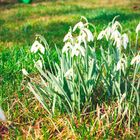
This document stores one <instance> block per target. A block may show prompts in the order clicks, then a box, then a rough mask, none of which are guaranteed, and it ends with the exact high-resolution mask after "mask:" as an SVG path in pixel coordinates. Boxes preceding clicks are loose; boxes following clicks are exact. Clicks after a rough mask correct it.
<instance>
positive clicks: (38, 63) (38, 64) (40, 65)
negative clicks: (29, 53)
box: [35, 60, 43, 69]
mask: <svg viewBox="0 0 140 140" xmlns="http://www.w3.org/2000/svg"><path fill="white" fill-rule="evenodd" d="M35 66H37V67H40V68H41V69H42V67H43V64H42V61H41V60H38V61H37V62H35Z"/></svg>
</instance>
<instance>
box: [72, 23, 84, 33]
mask: <svg viewBox="0 0 140 140" xmlns="http://www.w3.org/2000/svg"><path fill="white" fill-rule="evenodd" d="M77 28H79V29H83V28H84V24H83V22H81V21H80V22H78V23H77V24H76V25H75V26H74V27H73V32H74V31H76V29H77Z"/></svg>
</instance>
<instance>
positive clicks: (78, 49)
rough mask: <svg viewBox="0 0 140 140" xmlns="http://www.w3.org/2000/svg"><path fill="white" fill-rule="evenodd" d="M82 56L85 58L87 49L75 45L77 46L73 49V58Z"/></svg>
mask: <svg viewBox="0 0 140 140" xmlns="http://www.w3.org/2000/svg"><path fill="white" fill-rule="evenodd" d="M80 54H81V55H82V56H85V49H84V47H83V46H81V45H80V44H75V46H74V47H73V48H72V53H71V56H72V57H74V56H78V55H80Z"/></svg>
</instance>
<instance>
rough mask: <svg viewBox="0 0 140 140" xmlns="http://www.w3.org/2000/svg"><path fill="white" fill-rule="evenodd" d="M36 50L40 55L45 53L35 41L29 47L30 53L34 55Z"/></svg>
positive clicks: (42, 47)
mask: <svg viewBox="0 0 140 140" xmlns="http://www.w3.org/2000/svg"><path fill="white" fill-rule="evenodd" d="M38 50H39V51H40V52H41V53H42V54H44V52H45V48H44V46H43V45H42V44H41V43H39V42H38V41H37V40H36V41H35V42H34V43H33V45H32V47H31V52H33V53H36V52H37V51H38Z"/></svg>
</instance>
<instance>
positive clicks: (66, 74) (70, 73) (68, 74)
mask: <svg viewBox="0 0 140 140" xmlns="http://www.w3.org/2000/svg"><path fill="white" fill-rule="evenodd" d="M64 76H65V77H72V76H73V69H72V68H70V69H69V70H68V71H67V72H66V73H65V75H64Z"/></svg>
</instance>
